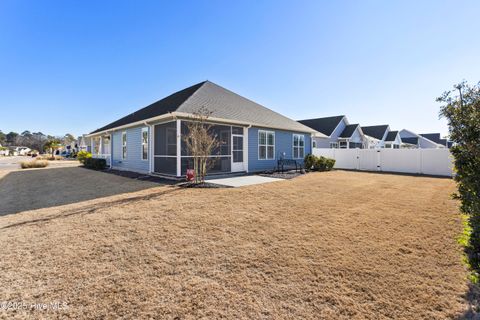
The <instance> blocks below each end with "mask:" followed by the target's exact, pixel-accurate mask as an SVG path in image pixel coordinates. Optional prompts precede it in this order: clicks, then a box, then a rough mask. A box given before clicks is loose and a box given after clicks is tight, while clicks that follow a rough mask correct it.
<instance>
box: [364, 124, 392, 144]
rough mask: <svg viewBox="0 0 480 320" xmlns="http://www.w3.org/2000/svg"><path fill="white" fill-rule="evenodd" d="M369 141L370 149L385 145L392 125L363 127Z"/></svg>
mask: <svg viewBox="0 0 480 320" xmlns="http://www.w3.org/2000/svg"><path fill="white" fill-rule="evenodd" d="M362 131H363V133H364V134H365V136H366V138H367V141H368V148H369V149H379V148H384V147H385V139H387V136H388V133H389V132H390V126H389V125H387V124H384V125H379V126H368V127H362Z"/></svg>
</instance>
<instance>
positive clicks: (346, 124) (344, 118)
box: [325, 116, 348, 138]
mask: <svg viewBox="0 0 480 320" xmlns="http://www.w3.org/2000/svg"><path fill="white" fill-rule="evenodd" d="M343 120H345V126H348V119H347V116H343V118H342V119H341V120H340V121H338V123H337V125H336V126H335V129H333V131H332V133H331V134H330V135H329V136H327V135H325V137H327V138H331V137H332V134H333V133H334V132H335V131H337V129H338V126H339V125H340V123H341V122H342V121H343Z"/></svg>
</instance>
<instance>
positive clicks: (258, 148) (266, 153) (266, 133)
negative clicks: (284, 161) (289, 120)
mask: <svg viewBox="0 0 480 320" xmlns="http://www.w3.org/2000/svg"><path fill="white" fill-rule="evenodd" d="M260 132H265V144H262V145H260ZM269 133H272V134H273V158H269V157H268V147H269V146H271V145H269V144H268V134H269ZM260 146H265V159H261V158H260ZM275 149H276V148H275V131H269V130H258V134H257V151H258V160H275Z"/></svg>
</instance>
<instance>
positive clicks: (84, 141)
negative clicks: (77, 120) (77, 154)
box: [77, 134, 91, 152]
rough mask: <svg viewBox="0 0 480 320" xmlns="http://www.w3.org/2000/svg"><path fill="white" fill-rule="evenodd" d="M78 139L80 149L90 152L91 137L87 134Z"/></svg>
mask: <svg viewBox="0 0 480 320" xmlns="http://www.w3.org/2000/svg"><path fill="white" fill-rule="evenodd" d="M77 140H78V143H77V146H78V151H88V152H90V151H91V150H90V145H89V143H88V142H89V141H90V138H87V135H85V134H84V135H81V136H79V137H78V138H77Z"/></svg>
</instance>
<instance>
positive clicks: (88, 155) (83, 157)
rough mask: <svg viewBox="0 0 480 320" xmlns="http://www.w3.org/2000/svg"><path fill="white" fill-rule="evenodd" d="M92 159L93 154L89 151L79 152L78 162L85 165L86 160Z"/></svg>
mask: <svg viewBox="0 0 480 320" xmlns="http://www.w3.org/2000/svg"><path fill="white" fill-rule="evenodd" d="M91 158H92V154H91V153H90V152H88V151H83V150H82V151H79V152H78V154H77V159H78V161H80V162H81V163H85V160H86V159H91Z"/></svg>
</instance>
